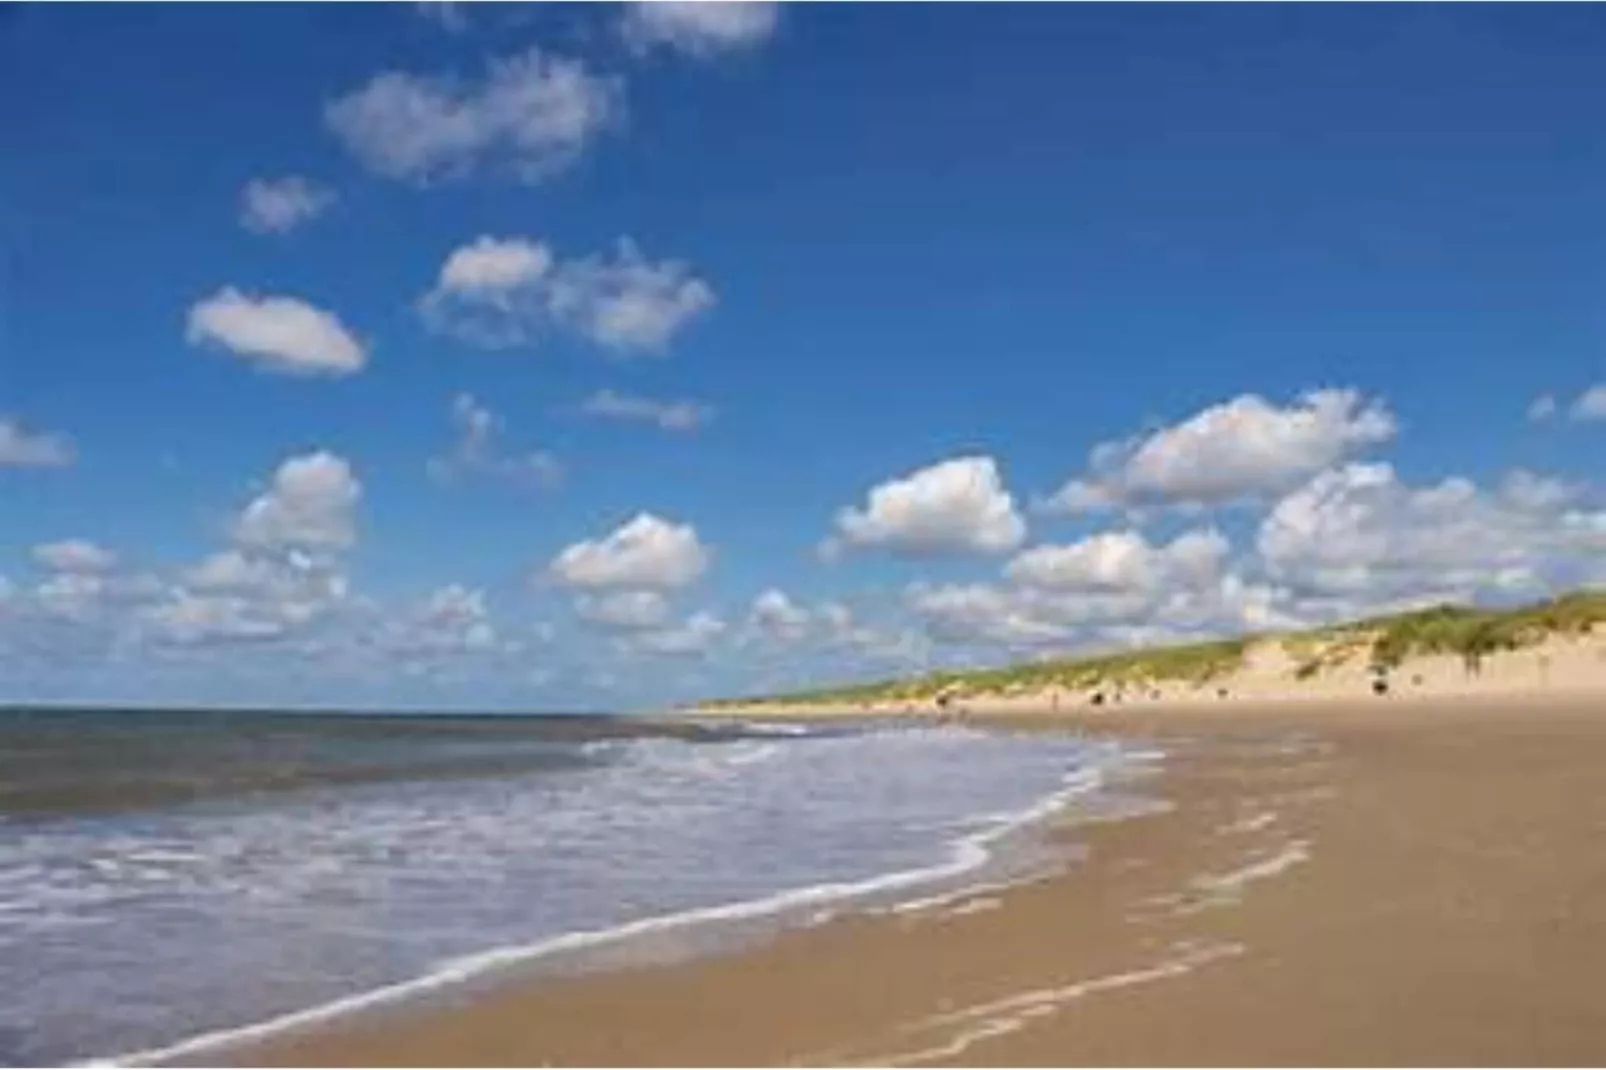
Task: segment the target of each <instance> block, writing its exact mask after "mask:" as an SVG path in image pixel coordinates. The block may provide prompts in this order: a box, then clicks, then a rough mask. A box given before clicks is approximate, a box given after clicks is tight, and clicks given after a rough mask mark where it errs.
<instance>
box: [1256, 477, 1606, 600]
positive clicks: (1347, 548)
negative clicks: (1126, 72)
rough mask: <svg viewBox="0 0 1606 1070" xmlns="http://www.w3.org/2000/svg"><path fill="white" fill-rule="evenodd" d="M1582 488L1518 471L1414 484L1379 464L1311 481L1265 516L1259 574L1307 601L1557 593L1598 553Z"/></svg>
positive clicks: (1604, 541) (1592, 514)
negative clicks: (1492, 479) (1491, 479)
mask: <svg viewBox="0 0 1606 1070" xmlns="http://www.w3.org/2000/svg"><path fill="white" fill-rule="evenodd" d="M1584 497H1585V491H1584V489H1583V488H1582V487H1579V486H1576V485H1572V484H1568V483H1565V482H1562V481H1559V480H1555V479H1549V478H1546V477H1541V476H1536V475H1534V474H1532V473H1526V472H1518V473H1514V474H1512V475H1510V476H1508V477H1507V478H1506V480H1505V481H1504V483H1502V484H1501V485H1500V486H1499V487H1497V488H1496V489H1494V490H1492V491H1489V490H1484V489H1480V488H1479V487H1478V486H1477V485H1476V484H1474V483H1473V482H1472V481H1470V480H1467V479H1463V478H1459V477H1452V478H1449V479H1445V480H1443V481H1442V482H1440V483H1437V484H1433V485H1430V486H1424V487H1412V486H1409V485H1407V484H1405V483H1403V482H1401V480H1400V479H1399V477H1398V476H1397V475H1396V474H1395V472H1394V469H1393V468H1392V467H1391V466H1389V465H1387V464H1349V465H1345V466H1343V467H1341V468H1337V469H1334V470H1332V471H1328V472H1323V473H1321V474H1320V475H1318V476H1316V477H1315V478H1313V479H1312V480H1310V481H1309V482H1308V483H1307V484H1305V485H1304V486H1303V487H1300V488H1299V489H1297V490H1295V491H1293V492H1292V493H1290V494H1288V495H1287V496H1286V497H1284V498H1283V499H1282V500H1280V501H1279V502H1278V503H1277V504H1276V505H1275V506H1274V507H1273V508H1272V510H1271V511H1270V512H1269V513H1268V514H1267V516H1266V517H1265V519H1264V520H1263V521H1262V523H1261V525H1260V530H1259V533H1258V535H1257V548H1258V550H1259V554H1260V558H1261V560H1262V562H1263V564H1264V567H1265V569H1266V571H1267V573H1268V574H1269V575H1270V576H1271V577H1273V578H1274V579H1276V580H1278V581H1279V582H1282V583H1285V584H1288V585H1290V586H1292V587H1295V588H1296V589H1299V590H1301V591H1306V592H1311V593H1314V594H1318V595H1336V596H1344V597H1348V598H1352V599H1361V600H1364V601H1384V600H1389V599H1398V598H1401V597H1406V596H1410V595H1414V594H1420V595H1427V594H1433V595H1436V596H1442V597H1447V598H1472V597H1476V596H1478V595H1483V594H1496V595H1499V594H1504V595H1511V594H1513V593H1518V594H1529V593H1537V592H1538V591H1541V590H1542V589H1544V588H1546V587H1552V586H1567V585H1568V584H1569V583H1570V582H1576V580H1577V578H1578V577H1579V576H1580V575H1583V574H1585V573H1587V571H1588V569H1589V563H1590V561H1591V560H1592V559H1594V556H1595V555H1597V554H1598V553H1600V552H1601V550H1602V549H1606V538H1603V537H1602V535H1601V532H1603V531H1606V522H1603V521H1606V513H1602V512H1599V511H1592V510H1591V509H1589V508H1588V506H1587V504H1586V503H1585V501H1584Z"/></svg>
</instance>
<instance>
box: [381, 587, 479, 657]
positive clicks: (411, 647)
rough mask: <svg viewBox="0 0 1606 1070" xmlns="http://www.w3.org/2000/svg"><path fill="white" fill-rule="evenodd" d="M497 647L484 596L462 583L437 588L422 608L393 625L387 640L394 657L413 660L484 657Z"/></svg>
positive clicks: (390, 627)
mask: <svg viewBox="0 0 1606 1070" xmlns="http://www.w3.org/2000/svg"><path fill="white" fill-rule="evenodd" d="M498 643H499V637H498V636H497V632H496V628H495V626H494V625H493V624H492V622H491V615H490V610H489V609H488V608H487V606H486V601H485V592H484V591H479V590H473V589H470V588H468V587H464V586H463V585H462V584H459V583H452V584H447V585H446V586H444V587H441V588H438V589H437V590H435V591H433V592H431V593H430V595H429V597H428V598H427V599H425V601H424V603H423V605H421V606H419V607H418V608H417V609H415V610H413V611H412V612H410V613H407V614H404V615H403V616H402V618H401V619H400V620H399V621H393V622H390V625H389V628H388V630H387V635H386V639H385V646H386V648H387V649H388V650H389V651H390V652H391V653H398V654H405V655H409V656H414V657H418V656H428V655H448V654H470V653H485V652H488V651H491V650H494V649H496V648H497V646H498Z"/></svg>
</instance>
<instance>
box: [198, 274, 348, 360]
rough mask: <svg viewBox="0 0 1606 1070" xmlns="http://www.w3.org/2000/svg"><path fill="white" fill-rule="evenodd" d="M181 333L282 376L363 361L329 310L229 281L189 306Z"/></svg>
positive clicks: (346, 333)
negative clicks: (256, 294)
mask: <svg viewBox="0 0 1606 1070" xmlns="http://www.w3.org/2000/svg"><path fill="white" fill-rule="evenodd" d="M185 337H186V339H187V340H188V341H189V342H190V344H191V345H199V344H203V343H209V344H213V345H217V346H221V347H223V348H224V349H227V350H228V351H229V352H231V353H233V354H235V355H236V356H239V357H241V358H243V359H245V360H247V361H250V362H252V363H254V364H256V365H257V366H258V367H260V368H263V369H264V370H267V371H272V372H281V373H283V374H286V375H304V376H316V375H325V376H332V377H338V376H345V375H352V374H354V373H356V372H359V371H361V370H362V369H363V366H364V365H365V364H367V362H368V351H367V348H366V347H365V346H364V345H363V343H362V342H361V341H360V340H359V339H358V338H357V337H356V336H355V335H353V334H352V333H351V331H349V330H347V329H346V326H345V325H344V324H342V323H341V322H340V320H339V319H338V318H337V317H336V316H335V315H334V314H333V313H332V312H326V311H324V310H323V309H321V308H317V307H315V306H313V305H310V304H308V303H307V302H305V301H303V300H301V299H300V298H299V297H254V296H252V295H250V294H245V293H241V292H240V291H239V290H236V289H235V288H234V287H232V286H225V287H224V288H223V289H221V290H219V291H218V292H217V293H215V294H213V295H212V296H211V297H208V298H205V299H203V300H201V301H197V302H196V303H195V304H194V305H193V306H191V308H190V312H189V324H188V327H187V328H186V332H185Z"/></svg>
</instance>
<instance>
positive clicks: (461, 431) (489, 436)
mask: <svg viewBox="0 0 1606 1070" xmlns="http://www.w3.org/2000/svg"><path fill="white" fill-rule="evenodd" d="M451 416H452V423H453V424H455V425H456V427H457V432H458V438H457V441H456V442H454V443H453V444H452V448H451V450H450V451H449V452H448V453H447V454H446V455H445V456H443V457H435V458H432V459H431V460H430V461H429V464H428V470H429V473H430V475H432V476H434V477H435V478H437V479H443V480H450V479H454V478H457V477H459V476H462V475H467V474H471V473H483V474H486V475H491V476H496V477H499V478H502V479H507V480H511V481H512V482H515V483H521V484H525V485H528V486H533V487H539V488H544V489H550V488H552V487H556V486H557V485H558V484H560V483H562V482H563V477H564V468H563V463H562V462H561V461H559V460H558V459H557V458H556V457H554V456H553V455H552V454H550V453H547V452H546V451H544V450H537V451H534V452H532V453H526V454H522V455H510V454H505V453H502V452H501V450H500V448H499V445H498V441H497V439H498V437H499V436H500V435H501V433H502V430H503V426H504V425H503V421H502V418H501V417H500V416H498V415H496V414H495V413H493V412H492V411H491V410H490V409H488V408H486V407H485V406H483V405H481V404H480V403H479V402H477V401H475V400H474V398H473V396H472V395H470V394H459V395H458V396H457V397H456V398H454V399H453V400H452V409H451Z"/></svg>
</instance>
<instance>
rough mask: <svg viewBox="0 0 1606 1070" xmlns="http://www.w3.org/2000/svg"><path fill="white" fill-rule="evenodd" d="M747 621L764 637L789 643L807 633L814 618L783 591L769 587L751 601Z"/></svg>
mask: <svg viewBox="0 0 1606 1070" xmlns="http://www.w3.org/2000/svg"><path fill="white" fill-rule="evenodd" d="M844 612H845V610H844ZM747 621H748V626H749V627H750V628H751V629H753V630H754V631H756V632H758V633H760V634H762V635H764V636H767V637H769V638H772V639H779V640H785V641H790V640H796V639H801V638H802V637H803V636H804V635H805V634H806V633H807V632H808V630H809V626H810V625H811V624H812V623H813V621H814V616H813V614H811V613H810V612H809V611H808V610H806V609H804V608H803V607H802V606H799V605H798V604H797V603H795V602H793V601H792V599H791V598H789V597H787V594H786V592H785V591H781V590H778V589H777V588H774V587H771V588H769V589H768V590H765V591H763V592H762V593H760V594H759V595H758V597H756V598H754V599H753V606H752V608H751V609H750V610H749V611H748V615H747Z"/></svg>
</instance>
